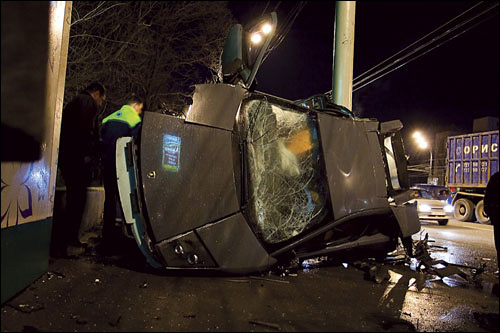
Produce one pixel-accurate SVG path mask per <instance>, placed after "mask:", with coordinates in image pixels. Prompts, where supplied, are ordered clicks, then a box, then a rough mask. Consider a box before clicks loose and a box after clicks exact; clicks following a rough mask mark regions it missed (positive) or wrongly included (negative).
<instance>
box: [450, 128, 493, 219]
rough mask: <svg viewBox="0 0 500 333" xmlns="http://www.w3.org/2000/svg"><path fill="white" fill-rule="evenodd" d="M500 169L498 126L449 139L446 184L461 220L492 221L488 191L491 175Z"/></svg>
mask: <svg viewBox="0 0 500 333" xmlns="http://www.w3.org/2000/svg"><path fill="white" fill-rule="evenodd" d="M496 172H498V130H496V131H488V132H480V133H471V134H464V135H456V136H450V137H448V140H447V154H446V186H447V187H448V188H450V190H451V191H452V192H453V193H455V194H454V196H453V200H452V205H453V208H454V215H455V218H456V219H457V220H459V221H473V220H474V219H477V221H478V222H480V223H485V224H486V223H489V218H488V216H487V215H486V214H485V212H484V202H483V199H484V194H485V191H486V185H487V184H488V181H489V180H490V177H491V176H492V175H494V174H495V173H496Z"/></svg>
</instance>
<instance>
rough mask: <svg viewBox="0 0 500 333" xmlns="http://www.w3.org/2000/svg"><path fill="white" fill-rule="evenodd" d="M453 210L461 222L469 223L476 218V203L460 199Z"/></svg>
mask: <svg viewBox="0 0 500 333" xmlns="http://www.w3.org/2000/svg"><path fill="white" fill-rule="evenodd" d="M453 209H454V215H455V218H456V219H457V220H459V221H462V222H468V221H471V220H472V217H473V216H474V203H472V201H470V200H469V199H465V198H461V199H458V200H457V201H456V202H455V204H454V205H453Z"/></svg>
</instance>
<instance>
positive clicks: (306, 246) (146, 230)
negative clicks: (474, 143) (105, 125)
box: [116, 27, 420, 273]
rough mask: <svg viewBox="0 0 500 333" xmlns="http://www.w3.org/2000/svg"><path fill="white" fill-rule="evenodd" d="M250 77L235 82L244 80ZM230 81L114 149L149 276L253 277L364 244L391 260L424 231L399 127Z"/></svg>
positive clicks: (148, 122) (199, 91)
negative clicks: (205, 273)
mask: <svg viewBox="0 0 500 333" xmlns="http://www.w3.org/2000/svg"><path fill="white" fill-rule="evenodd" d="M233 31H235V33H236V35H237V36H241V35H242V29H241V28H238V27H237V28H236V29H233ZM225 51H226V49H225ZM239 51H241V50H239ZM257 51H258V50H253V51H252V52H254V53H256V54H258V56H257V59H259V57H260V58H262V56H261V54H260V53H258V52H257ZM262 52H263V51H262ZM234 54H236V55H235V59H236V60H235V61H233V62H232V64H233V65H234V63H237V64H238V65H236V66H226V69H227V68H230V69H229V70H226V73H228V72H229V73H228V75H227V76H228V77H233V78H234V77H235V76H236V74H238V71H239V69H240V68H241V63H242V61H241V59H238V58H240V57H241V54H242V52H235V53H234ZM243 54H245V52H243ZM226 63H228V62H227V61H226ZM243 63H245V62H243ZM246 64H247V65H248V60H247V61H246ZM250 68H251V67H250ZM255 70H256V68H254V69H253V70H251V71H250V70H249V71H247V72H246V74H245V72H244V71H243V72H240V74H239V75H240V77H241V76H243V79H244V80H243V81H244V82H246V83H248V80H247V79H248V78H253V77H254V76H255V72H254V71H255ZM245 80H247V81H245ZM250 81H251V80H250ZM226 82H229V83H219V84H203V85H197V86H196V88H195V91H194V95H193V102H192V104H191V105H190V106H189V109H188V112H187V114H186V116H185V117H184V118H179V117H174V116H169V115H165V114H159V113H151V112H145V114H144V120H143V125H142V133H141V137H140V141H134V140H133V139H132V138H121V139H119V140H118V142H117V151H116V154H117V159H116V163H117V175H118V185H119V194H120V201H121V205H122V209H123V212H124V216H125V224H126V225H127V227H128V228H127V229H128V230H129V232H130V234H131V235H132V236H133V237H134V238H135V240H136V242H137V245H138V246H139V248H140V250H141V252H142V253H143V255H144V256H145V257H146V259H147V261H148V262H149V263H150V264H151V265H152V266H153V267H157V268H168V269H170V268H172V269H213V270H219V271H224V272H230V273H249V272H253V271H263V270H267V269H269V268H271V267H272V266H273V265H275V264H277V263H278V262H279V261H280V260H289V259H290V258H298V259H299V260H300V259H306V258H310V257H316V256H320V255H332V254H335V253H340V252H341V251H344V250H349V249H353V248H359V247H365V246H372V245H381V246H382V249H383V251H385V252H384V253H386V252H387V251H392V250H393V249H395V247H396V245H397V241H398V238H401V239H402V240H403V244H406V245H408V246H409V247H410V246H411V235H412V234H414V233H416V232H418V231H419V230H420V223H419V220H418V216H417V211H416V207H415V206H414V205H411V204H405V202H407V201H408V198H405V193H406V191H407V190H408V179H407V170H406V157H405V152H404V148H403V144H402V139H401V135H400V132H399V131H400V130H401V128H402V124H401V122H400V121H391V122H387V123H379V122H377V121H376V120H373V119H359V118H356V117H354V116H353V115H352V113H351V112H350V111H349V110H346V109H345V108H342V107H339V106H336V105H334V104H331V103H330V102H328V101H326V102H325V99H324V97H322V96H313V97H312V98H310V99H307V100H301V101H296V102H293V101H289V100H285V99H282V98H279V97H275V96H271V95H268V94H265V93H262V92H255V91H251V89H248V88H247V87H249V86H250V85H251V83H250V84H246V85H245V84H243V85H241V84H231V83H233V82H231V81H226ZM371 254H372V253H370V255H371Z"/></svg>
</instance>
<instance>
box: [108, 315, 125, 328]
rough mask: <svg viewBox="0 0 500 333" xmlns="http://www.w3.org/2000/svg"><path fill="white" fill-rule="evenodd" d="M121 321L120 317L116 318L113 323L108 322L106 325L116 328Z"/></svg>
mask: <svg viewBox="0 0 500 333" xmlns="http://www.w3.org/2000/svg"><path fill="white" fill-rule="evenodd" d="M121 319H122V316H118V318H117V319H116V320H115V321H113V322H111V321H109V322H108V324H109V325H110V326H113V327H116V326H118V324H119V323H120V320H121Z"/></svg>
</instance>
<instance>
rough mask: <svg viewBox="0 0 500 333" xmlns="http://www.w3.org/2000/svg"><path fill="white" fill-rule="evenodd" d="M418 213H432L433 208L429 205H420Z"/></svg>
mask: <svg viewBox="0 0 500 333" xmlns="http://www.w3.org/2000/svg"><path fill="white" fill-rule="evenodd" d="M418 211H419V212H430V211H431V206H429V205H418Z"/></svg>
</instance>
